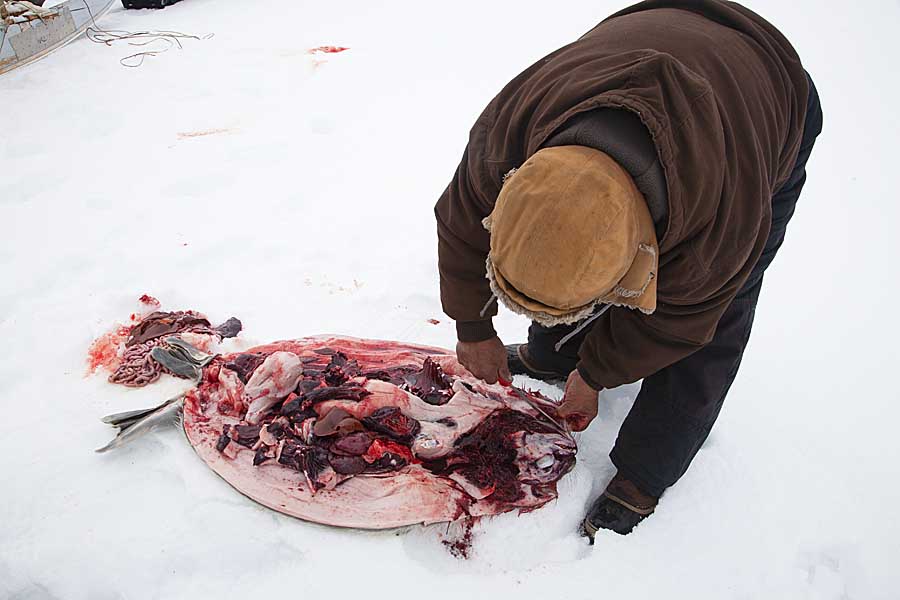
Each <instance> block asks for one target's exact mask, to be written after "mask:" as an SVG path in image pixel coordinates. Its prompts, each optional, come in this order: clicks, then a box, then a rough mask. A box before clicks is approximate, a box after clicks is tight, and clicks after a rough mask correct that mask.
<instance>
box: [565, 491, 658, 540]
mask: <svg viewBox="0 0 900 600" xmlns="http://www.w3.org/2000/svg"><path fill="white" fill-rule="evenodd" d="M656 502H657V499H656V498H654V497H653V496H650V495H649V494H645V493H644V492H642V491H641V490H639V489H638V488H637V486H636V485H634V484H633V483H631V482H630V481H628V480H627V479H625V478H624V477H621V476H619V475H618V474H617V475H616V476H615V477H613V479H612V481H610V482H609V485H608V486H606V491H605V492H603V495H602V496H600V497H599V498H597V500H595V501H594V504H593V505H591V509H590V510H589V511H588V514H587V516H586V517H585V519H584V524H583V527H584V535H586V536H587V537H588V538H590V541H591V543H592V544H593V543H594V536H595V535H596V534H597V532H598V531H599V530H601V529H608V530H610V531H614V532H616V533H618V534H620V535H627V534H629V533H631V530H632V529H634V526H635V525H637V524H638V523H640V522H641V521H643V520H644V519H646V518H647V517H648V516H650V515H651V514H653V511H654V509H655V508H656Z"/></svg>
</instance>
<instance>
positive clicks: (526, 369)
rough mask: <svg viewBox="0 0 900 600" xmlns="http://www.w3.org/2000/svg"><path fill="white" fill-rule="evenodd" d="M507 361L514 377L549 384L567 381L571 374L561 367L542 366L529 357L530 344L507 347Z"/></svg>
mask: <svg viewBox="0 0 900 600" xmlns="http://www.w3.org/2000/svg"><path fill="white" fill-rule="evenodd" d="M506 359H507V362H508V364H509V372H510V373H512V374H513V375H527V376H528V377H531V378H532V379H539V380H540V381H545V382H547V383H559V382H560V381H563V382H564V381H565V380H566V379H567V378H568V377H569V373H571V369H570V370H568V371H566V370H565V369H564V368H561V367H560V365H553V366H550V365H540V364H537V363H535V361H534V360H533V359H532V358H531V357H530V356H529V355H528V344H510V345H509V346H506Z"/></svg>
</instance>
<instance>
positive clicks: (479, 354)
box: [456, 336, 512, 383]
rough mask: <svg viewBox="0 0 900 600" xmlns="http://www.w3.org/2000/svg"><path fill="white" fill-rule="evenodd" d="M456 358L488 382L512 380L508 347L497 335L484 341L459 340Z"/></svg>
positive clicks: (473, 373)
mask: <svg viewBox="0 0 900 600" xmlns="http://www.w3.org/2000/svg"><path fill="white" fill-rule="evenodd" d="M456 358H457V360H459V362H460V364H461V365H462V366H464V367H465V368H467V369H468V370H469V371H470V372H471V373H472V375H474V376H475V377H477V378H478V379H483V380H484V381H486V382H487V383H497V379H498V377H499V378H500V379H502V380H503V381H512V376H511V375H510V374H509V365H508V364H507V362H506V348H504V347H503V342H501V341H500V338H499V337H497V336H494V337H492V338H491V339H489V340H484V341H483V342H457V344H456Z"/></svg>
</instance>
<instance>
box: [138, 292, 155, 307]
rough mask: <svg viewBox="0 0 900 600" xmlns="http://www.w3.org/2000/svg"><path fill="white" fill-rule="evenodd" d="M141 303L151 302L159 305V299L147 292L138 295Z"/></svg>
mask: <svg viewBox="0 0 900 600" xmlns="http://www.w3.org/2000/svg"><path fill="white" fill-rule="evenodd" d="M140 301H141V304H152V305H153V306H159V300H157V299H156V298H154V297H153V296H151V295H149V294H144V295H143V296H141V297H140Z"/></svg>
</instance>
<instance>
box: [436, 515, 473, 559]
mask: <svg viewBox="0 0 900 600" xmlns="http://www.w3.org/2000/svg"><path fill="white" fill-rule="evenodd" d="M462 525H463V531H462V534H461V535H460V536H459V537H454V538H450V539H446V540H441V543H442V544H443V545H444V547H446V548H447V550H448V551H449V552H450V554H452V555H453V556H455V557H456V558H460V559H463V560H465V559H467V558H469V553H470V552H471V551H472V527H474V525H475V519H465V520H464V521H463V523H462Z"/></svg>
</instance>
